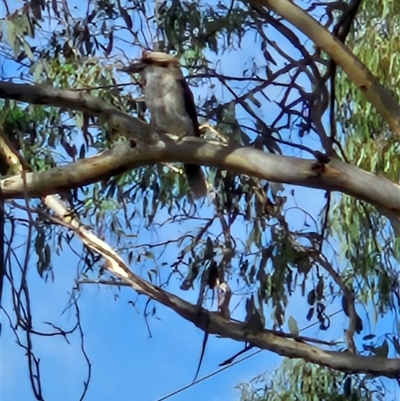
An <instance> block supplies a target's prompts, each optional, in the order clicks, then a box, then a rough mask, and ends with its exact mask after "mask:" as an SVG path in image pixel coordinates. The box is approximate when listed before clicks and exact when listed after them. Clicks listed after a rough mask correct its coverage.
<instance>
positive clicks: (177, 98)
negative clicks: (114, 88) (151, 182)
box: [120, 51, 207, 199]
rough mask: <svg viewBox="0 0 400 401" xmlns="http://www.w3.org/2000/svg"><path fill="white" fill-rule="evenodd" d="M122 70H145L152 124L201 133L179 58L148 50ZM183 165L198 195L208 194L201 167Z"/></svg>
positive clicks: (182, 132) (178, 131)
mask: <svg viewBox="0 0 400 401" xmlns="http://www.w3.org/2000/svg"><path fill="white" fill-rule="evenodd" d="M120 71H124V72H127V73H129V74H133V73H137V72H139V73H140V74H141V76H142V79H143V84H144V96H145V101H146V106H147V108H148V109H149V111H150V114H151V123H152V124H154V125H156V126H158V127H160V128H161V129H163V130H165V131H166V132H168V133H171V134H177V135H179V136H185V135H189V136H197V137H199V136H200V132H199V123H198V120H197V111H196V105H195V103H194V98H193V93H192V91H191V90H190V88H189V86H188V84H187V82H186V80H185V78H184V76H183V74H182V71H181V68H180V65H179V61H178V60H177V59H176V58H174V57H172V56H170V55H169V54H166V53H162V52H149V51H144V52H143V55H142V58H141V59H140V60H138V61H137V62H135V63H133V64H131V65H129V66H127V67H124V68H121V69H120ZM183 167H184V171H185V175H186V178H187V181H188V185H189V188H190V190H191V191H192V193H193V196H194V198H195V199H199V198H202V197H204V196H206V195H207V184H206V180H205V177H204V173H203V171H202V169H201V167H200V166H199V165H197V164H185V165H184V166H183Z"/></svg>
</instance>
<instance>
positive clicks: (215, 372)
mask: <svg viewBox="0 0 400 401" xmlns="http://www.w3.org/2000/svg"><path fill="white" fill-rule="evenodd" d="M261 351H264V350H263V349H259V350H257V351H254V352H253V353H252V354H250V355H247V356H244V357H243V358H241V359H238V360H237V361H236V362H232V363H231V364H229V365H227V366H224V367H222V368H220V369H217V370H215V371H214V372H211V373H210V374H208V375H206V376H203V377H202V378H200V379H198V380H196V381H194V382H193V383H190V384H187V385H186V386H183V387H181V388H178V389H177V390H174V391H173V392H172V393H169V394H167V395H164V396H163V397H161V398H157V399H156V400H154V401H164V400H166V399H168V398H170V397H172V396H174V395H176V394H179V393H181V392H182V391H184V390H186V389H188V388H190V387H192V386H194V385H196V384H198V383H201V382H202V381H204V380H206V379H209V378H210V377H212V376H215V375H217V374H218V373H220V372H223V371H224V370H226V369H228V368H231V367H232V366H235V365H237V364H238V363H240V362H243V361H245V360H246V359H249V358H251V357H253V356H254V355H257V354H259V353H260V352H261Z"/></svg>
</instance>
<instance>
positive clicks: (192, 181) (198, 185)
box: [183, 164, 207, 199]
mask: <svg viewBox="0 0 400 401" xmlns="http://www.w3.org/2000/svg"><path fill="white" fill-rule="evenodd" d="M183 168H184V171H185V175H186V179H187V181H188V185H189V188H190V190H191V191H192V193H193V196H194V198H195V199H200V198H203V197H204V196H206V195H207V183H206V178H205V176H204V173H203V170H202V169H201V167H200V166H199V165H198V164H184V165H183Z"/></svg>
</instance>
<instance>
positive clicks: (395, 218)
mask: <svg viewBox="0 0 400 401" xmlns="http://www.w3.org/2000/svg"><path fill="white" fill-rule="evenodd" d="M0 98H10V99H15V100H20V101H24V102H28V103H35V104H43V105H51V106H59V107H68V108H70V109H75V110H81V111H83V112H85V113H88V114H91V115H97V116H100V117H101V118H103V119H104V120H105V121H107V122H108V124H109V125H110V126H111V127H113V128H114V129H117V130H119V131H121V133H122V134H124V135H125V136H126V137H129V138H134V139H132V140H131V141H130V142H129V143H125V144H121V145H119V146H116V147H115V148H114V149H112V150H108V151H106V152H103V153H101V154H99V155H97V156H95V157H92V158H90V159H87V160H82V161H78V162H76V163H72V164H70V165H68V166H64V167H56V168H54V169H50V170H47V171H42V172H39V173H28V174H26V177H24V180H23V179H22V178H21V177H20V176H13V177H9V178H6V179H4V180H2V181H1V182H0V185H1V189H2V191H3V196H4V197H5V198H22V197H24V196H25V195H28V196H31V197H34V196H37V197H40V196H44V195H49V194H54V193H57V192H59V191H61V190H63V189H67V188H72V187H79V186H82V185H85V184H89V183H93V182H95V181H98V180H99V179H104V178H108V177H110V176H112V175H116V174H120V173H122V172H124V171H127V170H130V169H133V168H137V167H140V166H143V165H148V164H153V163H157V162H176V161H180V162H183V163H196V164H201V165H208V166H214V167H219V168H222V169H227V170H232V171H236V172H238V173H242V174H248V175H251V176H256V177H259V178H264V179H266V180H269V181H275V182H282V183H288V184H295V185H301V186H306V187H312V188H319V189H324V190H329V191H340V192H344V193H346V194H348V195H351V196H355V197H357V198H358V199H362V200H365V201H367V202H369V203H371V204H373V205H375V206H376V207H377V208H378V209H379V210H380V212H381V213H383V214H384V215H386V216H387V217H388V218H389V220H390V221H391V223H392V227H393V229H394V230H395V234H396V235H397V236H400V230H399V227H400V186H399V185H397V184H394V183H392V182H390V181H389V180H386V179H384V178H382V177H378V176H375V175H373V174H371V173H368V172H366V171H363V170H361V169H359V168H357V167H355V166H351V165H349V164H346V163H343V162H341V161H340V160H338V159H332V160H331V161H330V162H329V163H327V164H324V163H322V162H316V161H311V160H303V159H298V158H294V157H286V156H279V155H274V154H266V153H264V152H261V151H259V150H257V149H253V148H243V147H238V146H236V147H235V146H226V145H223V144H220V143H214V142H210V141H204V140H201V139H198V138H185V139H184V140H182V141H179V142H177V141H175V140H174V139H173V138H172V137H170V136H168V135H160V136H158V135H154V134H153V132H152V130H151V127H150V125H149V124H146V123H144V122H142V121H140V120H138V119H137V118H134V117H132V116H129V115H127V114H125V113H123V112H122V111H120V110H118V109H117V108H115V107H114V106H112V105H109V104H108V103H107V102H103V101H102V100H100V99H97V98H95V97H93V96H90V95H88V94H86V93H83V92H77V91H71V90H60V89H55V88H51V87H47V86H44V85H26V84H13V83H5V82H0ZM156 138H157V139H156ZM149 139H151V141H150V140H149Z"/></svg>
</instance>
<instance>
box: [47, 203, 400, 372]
mask: <svg viewBox="0 0 400 401" xmlns="http://www.w3.org/2000/svg"><path fill="white" fill-rule="evenodd" d="M53 211H55V209H54V208H53ZM65 212H66V211H65V210H63V209H62V208H60V209H59V211H58V216H59V217H60V218H61V219H63V220H65ZM70 228H71V229H72V230H73V231H74V232H75V234H76V235H78V236H79V237H80V238H81V240H82V241H83V243H84V244H85V245H86V246H88V247H89V248H90V249H92V250H94V251H95V252H97V253H99V254H100V255H102V256H103V257H104V258H105V260H106V267H107V269H108V270H109V271H110V273H112V274H113V275H116V276H117V277H119V278H120V279H121V280H122V281H123V282H124V283H125V284H128V285H129V286H130V287H132V288H133V289H134V290H135V291H136V292H138V293H139V294H143V295H146V296H148V297H149V298H151V299H153V300H155V301H157V302H160V303H161V304H163V305H165V306H167V307H168V308H171V309H173V310H174V311H175V312H176V313H177V314H179V315H180V316H182V317H183V318H184V319H186V320H189V321H190V322H192V323H194V324H195V325H196V326H197V327H199V328H200V329H202V330H204V328H203V327H201V325H200V324H199V323H198V314H199V309H198V306H197V305H193V304H191V303H189V302H187V301H185V300H183V299H182V298H179V297H177V296H176V295H173V294H171V293H169V292H167V291H164V290H163V289H161V288H159V287H156V286H154V285H153V284H150V283H148V282H147V281H145V280H143V279H142V278H140V277H139V276H137V275H136V274H134V273H133V272H132V271H131V270H130V269H129V268H128V266H127V265H126V264H125V263H124V261H123V260H122V259H121V258H120V256H119V255H118V254H117V253H115V251H114V250H113V249H112V248H111V247H110V246H109V245H108V244H106V243H105V242H104V241H102V240H100V239H99V238H97V237H96V236H95V235H94V234H92V233H91V232H90V231H88V230H86V229H85V228H84V227H83V226H81V225H80V224H79V222H78V221H77V220H73V221H72V222H71V225H70ZM202 313H203V314H205V315H206V316H207V319H208V322H209V323H208V324H207V331H208V333H211V334H216V335H219V336H220V337H225V338H231V339H233V340H236V341H242V342H248V343H252V344H253V345H254V346H256V347H258V348H261V349H266V350H269V351H272V352H274V353H277V354H279V355H281V356H286V357H289V358H303V359H304V360H306V361H308V362H311V363H316V364H319V365H323V366H328V367H330V368H332V369H336V370H340V371H343V372H351V373H366V374H371V375H373V376H386V377H390V378H399V377H400V360H399V359H394V358H382V357H376V356H369V357H367V356H360V355H354V354H352V353H350V352H339V351H325V350H323V349H320V348H318V347H315V346H312V345H309V344H307V343H304V342H299V341H294V340H292V339H290V338H286V337H283V336H281V335H278V334H275V333H274V332H273V331H271V330H262V331H260V332H259V333H257V334H255V333H251V332H249V331H248V330H245V325H246V324H245V323H238V322H234V321H230V320H227V319H225V318H223V317H222V316H220V315H219V314H218V313H216V312H209V311H207V310H204V309H202ZM279 334H281V333H279Z"/></svg>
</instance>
